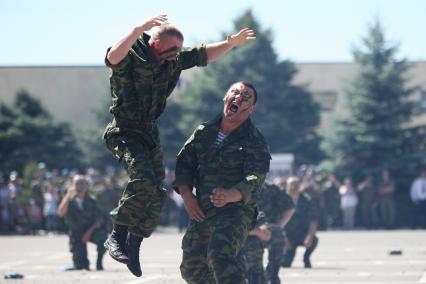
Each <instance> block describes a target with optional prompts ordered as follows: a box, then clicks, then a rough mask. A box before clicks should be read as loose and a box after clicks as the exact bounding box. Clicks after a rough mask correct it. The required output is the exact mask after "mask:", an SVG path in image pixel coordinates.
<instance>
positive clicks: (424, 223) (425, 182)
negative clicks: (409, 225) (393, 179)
mask: <svg viewBox="0 0 426 284" xmlns="http://www.w3.org/2000/svg"><path fill="white" fill-rule="evenodd" d="M410 197H411V201H413V203H414V224H413V225H414V227H420V228H426V169H423V170H422V172H421V174H420V176H419V177H418V178H416V179H415V180H414V181H413V184H412V185H411V189H410Z"/></svg>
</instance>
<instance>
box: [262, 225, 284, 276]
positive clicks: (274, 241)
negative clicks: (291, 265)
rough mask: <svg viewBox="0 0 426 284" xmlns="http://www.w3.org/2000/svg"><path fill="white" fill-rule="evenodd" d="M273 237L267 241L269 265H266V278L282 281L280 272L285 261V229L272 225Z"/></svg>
mask: <svg viewBox="0 0 426 284" xmlns="http://www.w3.org/2000/svg"><path fill="white" fill-rule="evenodd" d="M269 230H271V239H270V240H269V241H268V243H267V247H268V265H267V267H266V278H267V280H268V281H269V282H268V283H281V281H280V279H279V276H278V273H279V269H280V267H281V262H282V261H283V252H284V243H285V235H284V231H283V229H281V228H279V227H276V226H273V227H272V226H271V227H270V228H269Z"/></svg>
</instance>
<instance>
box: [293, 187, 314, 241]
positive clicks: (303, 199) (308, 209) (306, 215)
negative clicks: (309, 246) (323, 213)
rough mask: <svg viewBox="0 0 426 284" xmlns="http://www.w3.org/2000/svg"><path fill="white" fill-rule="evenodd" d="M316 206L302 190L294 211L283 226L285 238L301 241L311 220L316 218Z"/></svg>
mask: <svg viewBox="0 0 426 284" xmlns="http://www.w3.org/2000/svg"><path fill="white" fill-rule="evenodd" d="M318 214H319V213H318V207H317V206H316V204H315V201H314V200H313V199H312V197H311V196H310V195H309V194H307V193H305V192H302V193H301V194H300V197H299V200H298V201H297V204H296V211H295V212H294V214H293V216H292V217H291V219H290V221H289V222H288V224H287V225H286V227H285V231H286V234H287V238H288V239H289V240H290V241H293V242H299V241H303V239H304V238H305V237H306V235H307V234H308V231H309V225H310V223H311V221H317V220H318Z"/></svg>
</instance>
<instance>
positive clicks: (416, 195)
mask: <svg viewBox="0 0 426 284" xmlns="http://www.w3.org/2000/svg"><path fill="white" fill-rule="evenodd" d="M410 196H411V200H412V201H413V202H414V203H417V202H420V201H425V200H426V178H423V177H419V178H417V179H415V180H414V182H413V184H412V185H411V190H410Z"/></svg>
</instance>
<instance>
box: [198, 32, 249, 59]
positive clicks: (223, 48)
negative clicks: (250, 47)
mask: <svg viewBox="0 0 426 284" xmlns="http://www.w3.org/2000/svg"><path fill="white" fill-rule="evenodd" d="M255 39H256V35H255V33H254V31H253V30H251V29H249V28H245V29H242V30H241V31H239V32H238V33H236V34H233V35H230V36H228V37H227V39H226V40H224V41H220V42H215V43H209V44H207V45H206V52H207V59H208V62H212V61H214V60H216V59H218V58H220V57H221V56H223V55H225V54H226V53H227V52H228V51H229V50H231V49H232V48H233V47H239V46H242V45H244V44H246V43H248V42H249V41H252V40H255Z"/></svg>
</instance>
